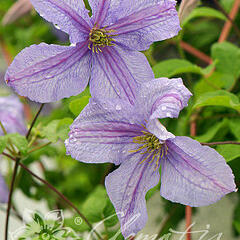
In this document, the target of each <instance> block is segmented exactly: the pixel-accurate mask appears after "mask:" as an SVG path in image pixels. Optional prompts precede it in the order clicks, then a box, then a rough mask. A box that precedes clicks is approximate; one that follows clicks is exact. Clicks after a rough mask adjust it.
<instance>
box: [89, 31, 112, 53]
mask: <svg viewBox="0 0 240 240" xmlns="http://www.w3.org/2000/svg"><path fill="white" fill-rule="evenodd" d="M112 32H113V30H106V29H105V28H101V29H98V28H96V27H94V28H93V29H92V30H91V32H90V33H89V41H90V42H89V44H88V48H89V49H90V50H92V52H93V53H94V52H96V53H99V52H102V50H101V48H102V47H106V46H114V45H115V44H114V43H113V42H114V41H115V40H114V39H113V38H112V37H113V36H116V35H111V33H112Z"/></svg>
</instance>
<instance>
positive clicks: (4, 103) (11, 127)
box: [0, 95, 27, 135]
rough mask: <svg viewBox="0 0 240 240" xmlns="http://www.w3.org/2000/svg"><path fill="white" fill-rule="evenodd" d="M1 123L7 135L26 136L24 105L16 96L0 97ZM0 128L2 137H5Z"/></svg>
mask: <svg viewBox="0 0 240 240" xmlns="http://www.w3.org/2000/svg"><path fill="white" fill-rule="evenodd" d="M0 121H1V123H2V124H3V126H4V128H5V129H6V131H7V133H16V132H18V133H20V134H22V135H24V134H26V132H27V129H26V125H25V122H24V115H23V105H22V103H21V102H20V101H19V99H18V97H16V96H13V95H12V96H7V97H0ZM3 134H4V133H3V130H2V129H1V128H0V135H3Z"/></svg>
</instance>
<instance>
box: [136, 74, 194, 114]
mask: <svg viewBox="0 0 240 240" xmlns="http://www.w3.org/2000/svg"><path fill="white" fill-rule="evenodd" d="M191 96H192V94H191V93H190V92H189V90H188V89H187V88H186V87H185V86H184V85H183V82H182V79H180V78H175V79H168V78H159V79H154V80H152V81H148V82H146V83H144V84H142V85H141V87H140V89H139V94H138V96H137V99H138V100H137V104H138V105H139V107H140V106H142V109H143V111H144V112H145V113H146V114H148V115H149V116H151V117H150V119H155V118H168V117H169V118H177V117H178V115H179V113H180V111H181V110H182V109H183V108H184V107H186V106H187V105H188V100H189V98H190V97H191Z"/></svg>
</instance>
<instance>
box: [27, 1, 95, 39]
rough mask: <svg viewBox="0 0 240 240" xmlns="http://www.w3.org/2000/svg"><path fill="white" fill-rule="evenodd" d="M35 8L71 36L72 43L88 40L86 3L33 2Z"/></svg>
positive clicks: (88, 22) (88, 28) (88, 27)
mask: <svg viewBox="0 0 240 240" xmlns="http://www.w3.org/2000/svg"><path fill="white" fill-rule="evenodd" d="M31 2H32V4H33V6H34V8H35V9H36V10H37V11H38V13H39V14H40V15H41V16H42V17H43V18H45V19H46V20H47V21H49V22H52V23H54V24H56V25H57V27H58V28H60V29H61V30H62V31H64V32H66V33H68V34H69V35H70V41H71V42H72V43H77V42H82V41H84V40H86V39H87V38H88V34H89V30H90V28H91V27H90V26H89V24H90V21H89V16H88V11H87V10H86V9H85V6H84V2H83V1H79V0H31Z"/></svg>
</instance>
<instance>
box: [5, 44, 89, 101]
mask: <svg viewBox="0 0 240 240" xmlns="http://www.w3.org/2000/svg"><path fill="white" fill-rule="evenodd" d="M90 64H91V55H90V52H89V51H88V46H87V43H79V44H77V45H76V46H74V47H72V46H71V47H68V46H57V45H47V44H45V43H41V44H40V45H32V46H30V47H29V48H25V49H24V50H23V51H22V52H20V53H19V54H18V55H17V56H16V58H15V59H14V61H13V63H12V64H11V65H10V67H9V68H8V71H7V73H6V75H5V80H6V82H7V83H8V85H9V86H11V87H12V88H13V89H14V90H15V91H16V92H17V93H18V94H19V95H21V96H26V97H28V98H30V99H31V100H33V101H36V102H53V101H57V100H60V99H62V98H64V97H70V96H73V95H77V94H79V93H81V92H82V91H83V90H84V89H85V88H86V86H87V84H88V80H89V76H90Z"/></svg>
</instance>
